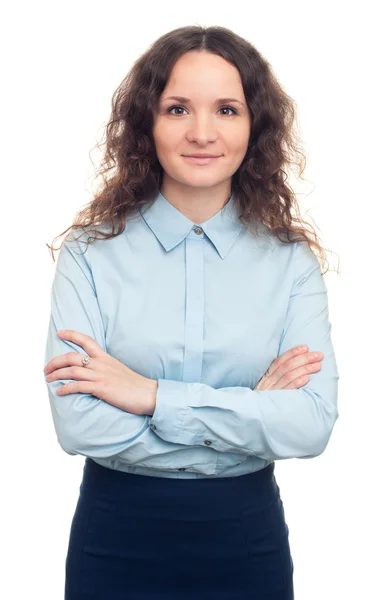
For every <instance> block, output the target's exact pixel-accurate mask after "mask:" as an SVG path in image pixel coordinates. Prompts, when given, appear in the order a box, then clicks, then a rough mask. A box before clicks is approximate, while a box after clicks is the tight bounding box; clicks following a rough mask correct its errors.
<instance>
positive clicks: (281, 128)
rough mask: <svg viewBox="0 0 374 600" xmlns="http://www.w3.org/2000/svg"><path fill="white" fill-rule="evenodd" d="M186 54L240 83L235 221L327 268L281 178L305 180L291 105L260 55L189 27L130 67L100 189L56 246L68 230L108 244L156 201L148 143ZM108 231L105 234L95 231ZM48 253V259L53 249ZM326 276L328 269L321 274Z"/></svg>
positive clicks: (158, 179) (115, 107) (216, 32)
mask: <svg viewBox="0 0 374 600" xmlns="http://www.w3.org/2000/svg"><path fill="white" fill-rule="evenodd" d="M189 51H200V52H211V53H214V54H217V55H219V56H222V57H223V58H224V59H226V60H227V61H229V62H231V63H232V64H233V65H234V66H235V67H236V68H237V69H238V71H239V73H240V76H241V81H242V85H243V90H244V95H245V98H246V102H247V106H248V110H249V113H250V118H251V131H250V136H249V140H248V148H247V152H246V154H245V157H244V159H243V161H242V163H241V165H240V167H239V168H238V169H237V171H236V172H235V173H234V174H233V176H232V178H231V193H232V194H233V195H234V202H235V203H236V206H237V208H238V209H239V213H238V214H239V219H240V221H241V222H242V224H244V225H246V226H248V227H251V228H252V225H253V224H254V223H256V222H259V223H262V224H263V225H264V226H265V227H266V228H268V229H270V230H271V231H272V232H273V233H274V235H276V236H277V238H278V239H279V240H280V241H281V242H284V243H295V242H298V241H305V242H307V243H308V245H309V247H310V249H311V250H312V251H313V252H314V254H315V255H316V256H317V258H318V259H319V261H320V264H321V266H323V267H324V265H325V263H326V262H328V261H326V252H325V249H324V248H323V247H322V246H321V244H320V243H319V237H318V235H317V234H316V232H315V229H314V228H313V227H312V226H311V225H310V224H309V223H307V222H306V221H304V220H303V219H302V217H301V215H300V208H299V206H298V202H297V198H296V195H295V193H294V192H293V190H292V188H291V186H290V185H288V184H287V179H288V175H287V171H289V172H290V171H292V170H294V169H295V167H296V168H297V170H298V176H299V177H300V178H301V179H303V177H302V175H303V173H304V170H305V166H306V158H305V155H304V154H303V152H302V149H301V144H300V140H299V136H298V133H297V129H296V126H297V122H296V121H297V119H296V107H295V103H294V100H293V99H292V98H291V97H290V96H289V95H287V94H286V92H285V91H284V90H283V89H282V87H281V85H280V84H279V82H278V81H277V79H276V77H275V75H274V73H273V72H272V69H271V66H270V64H269V63H268V62H267V61H266V60H265V58H264V57H263V56H262V55H261V54H260V53H259V52H258V50H257V49H256V48H255V47H254V46H253V45H252V44H250V43H249V42H248V41H247V40H245V39H244V38H242V37H240V36H239V35H237V34H235V33H234V32H233V31H231V30H230V29H227V28H225V27H202V26H197V25H193V26H186V27H180V28H178V29H174V30H173V31H170V32H168V33H166V34H164V35H162V36H161V37H160V38H158V39H157V40H156V41H155V42H154V43H153V44H152V45H151V46H150V47H149V49H147V51H146V52H144V53H143V54H142V55H141V56H140V57H139V58H138V59H137V60H136V62H135V63H134V64H133V66H132V68H131V69H130V71H129V72H128V74H127V75H126V76H125V78H124V79H123V80H122V82H121V83H120V85H119V86H118V88H117V89H116V90H115V92H114V94H113V97H112V105H111V107H112V111H111V115H110V118H109V121H108V123H107V124H106V127H105V131H104V135H103V141H102V142H101V143H99V144H97V145H96V146H94V149H96V148H102V147H103V146H104V153H103V158H102V160H101V163H100V167H99V170H98V172H97V175H96V178H99V177H100V178H101V179H102V181H101V184H100V185H99V186H98V189H97V191H96V192H94V194H93V195H94V197H93V200H92V201H90V202H89V203H88V204H87V205H85V207H84V208H83V209H81V210H80V211H79V212H78V213H77V214H76V216H75V219H74V221H73V224H72V225H71V226H70V227H69V228H68V229H66V230H65V231H63V232H62V233H61V234H60V235H58V236H56V238H54V239H57V238H58V237H61V236H62V235H64V234H65V233H66V232H68V231H69V230H76V229H82V230H83V232H85V230H87V228H88V229H89V234H90V235H88V238H87V240H86V242H87V244H89V243H90V242H91V241H93V240H95V239H110V238H112V237H115V236H117V235H119V234H121V233H122V232H123V231H124V229H125V227H126V219H127V217H130V216H131V215H133V214H135V213H136V212H137V209H138V208H140V206H141V205H143V204H145V203H148V202H149V201H150V200H151V201H152V199H154V200H155V199H156V197H157V195H158V193H159V190H160V188H161V185H162V178H163V169H162V167H161V164H160V162H159V160H158V158H157V154H156V149H155V144H154V139H153V133H152V131H153V118H154V114H155V111H156V110H157V107H158V100H159V97H160V95H161V94H162V92H163V90H164V88H165V86H166V84H167V82H168V79H169V76H170V73H171V71H172V68H173V66H174V64H175V62H176V61H177V60H178V58H180V57H181V56H182V55H183V54H185V53H186V52H189ZM107 224H110V230H109V231H107V232H105V231H103V230H101V229H100V226H101V225H107ZM91 233H92V234H93V235H91ZM98 236H99V237H98ZM66 237H68V236H66ZM62 243H63V242H62ZM61 245H62V244H61ZM47 246H48V248H49V249H50V250H51V251H52V257H53V251H54V250H57V248H53V245H52V246H49V244H47ZM60 247H61V246H60ZM53 260H54V258H53ZM327 270H329V267H328V268H327V269H326V270H325V271H324V272H323V274H324V273H325V272H327Z"/></svg>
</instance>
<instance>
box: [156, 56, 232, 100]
mask: <svg viewBox="0 0 374 600" xmlns="http://www.w3.org/2000/svg"><path fill="white" fill-rule="evenodd" d="M191 90H196V91H198V92H199V94H201V92H206V93H207V94H208V93H209V91H210V90H211V91H212V92H214V94H221V95H227V96H228V95H230V94H231V95H232V93H233V92H234V91H235V92H236V93H237V94H238V93H240V92H241V93H243V91H242V90H243V88H242V82H241V78H240V74H239V71H238V70H237V68H236V67H235V66H234V65H232V64H231V63H230V62H228V61H227V60H226V59H224V58H222V56H218V55H217V54H212V53H208V52H196V51H194V52H187V53H186V54H183V56H181V57H180V58H179V59H178V60H177V61H176V63H175V64H174V66H173V69H172V71H171V73H170V77H169V81H168V82H167V85H166V87H165V90H164V91H163V93H162V97H164V96H165V95H167V94H169V93H171V92H172V91H173V92H174V91H175V93H178V94H179V95H184V96H189V93H190V92H191Z"/></svg>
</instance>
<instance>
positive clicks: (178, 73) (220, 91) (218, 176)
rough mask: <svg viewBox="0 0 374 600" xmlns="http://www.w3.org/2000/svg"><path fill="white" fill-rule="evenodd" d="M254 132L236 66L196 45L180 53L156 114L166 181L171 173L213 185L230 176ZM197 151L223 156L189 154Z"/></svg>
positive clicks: (155, 130)
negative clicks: (205, 157)
mask: <svg viewBox="0 0 374 600" xmlns="http://www.w3.org/2000/svg"><path fill="white" fill-rule="evenodd" d="M170 96H179V97H184V99H183V100H182V99H173V98H170ZM228 98H230V100H227V99H228ZM222 99H225V100H224V101H222ZM249 134H250V115H249V111H248V107H247V105H246V101H245V96H244V90H243V87H242V83H241V79H240V74H239V71H238V70H237V69H236V67H234V66H233V65H232V64H231V63H229V62H228V61H226V60H225V59H224V58H222V57H221V56H217V55H216V54H211V53H208V52H196V51H193V52H188V53H186V54H184V55H183V56H182V57H180V58H179V59H178V61H177V62H176V63H175V65H174V68H173V70H172V72H171V75H170V78H169V81H168V83H167V85H166V87H165V89H164V91H163V92H162V94H161V97H160V99H159V106H158V109H157V110H156V112H155V118H154V127H153V135H154V140H155V145H156V152H157V156H158V159H159V161H160V163H161V166H162V167H163V169H164V182H165V178H167V181H168V183H170V181H172V180H174V182H175V183H176V182H178V185H180V184H185V185H187V186H193V187H195V188H208V187H212V186H217V185H220V184H222V183H224V182H225V181H230V179H231V177H232V175H233V174H234V173H235V171H236V170H237V169H238V168H239V166H240V164H241V163H242V161H243V158H244V156H245V153H246V151H247V148H248V142H249ZM197 153H200V154H212V155H214V156H216V157H217V158H213V159H208V160H199V161H193V160H192V159H190V158H186V156H187V155H192V154H197Z"/></svg>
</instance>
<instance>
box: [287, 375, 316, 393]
mask: <svg viewBox="0 0 374 600" xmlns="http://www.w3.org/2000/svg"><path fill="white" fill-rule="evenodd" d="M309 379H310V377H309V376H308V375H302V376H301V377H298V378H297V379H294V381H291V383H290V384H289V385H286V387H285V388H283V389H284V390H295V389H299V388H301V387H303V386H304V385H305V384H307V383H308V381H309Z"/></svg>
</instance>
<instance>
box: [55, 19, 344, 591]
mask: <svg viewBox="0 0 374 600" xmlns="http://www.w3.org/2000/svg"><path fill="white" fill-rule="evenodd" d="M293 116H294V108H293V102H292V100H291V99H290V98H289V97H288V96H287V95H286V94H285V92H284V91H283V90H282V89H281V87H280V85H279V83H278V82H277V81H276V79H275V77H274V75H273V74H272V71H271V68H270V66H269V65H268V63H267V62H266V61H265V60H264V58H263V57H262V56H261V55H260V54H259V52H258V51H257V50H256V49H255V48H254V47H253V46H252V45H251V44H249V43H248V42H247V41H245V40H244V39H242V38H241V37H239V36H237V35H236V34H234V33H233V32H231V31H230V30H228V29H226V28H222V27H208V28H203V27H197V26H193V27H183V28H180V29H177V30H174V31H172V32H170V33H167V34H166V35H164V36H162V37H161V38H160V39H159V40H157V41H156V42H155V43H154V44H153V45H152V46H151V48H150V49H149V50H148V51H147V52H146V53H145V54H143V55H142V56H141V57H140V58H139V60H138V61H137V62H136V63H135V65H134V66H133V68H132V69H131V71H130V73H129V74H128V76H127V77H126V78H125V79H124V81H123V82H122V83H121V85H120V86H119V87H118V89H117V91H116V93H115V97H114V99H113V112H112V115H111V119H110V122H109V124H108V126H107V140H106V154H105V161H104V166H103V169H102V174H103V175H104V178H103V181H104V183H103V185H102V187H101V189H100V190H99V191H98V192H97V194H96V196H95V198H94V200H93V201H92V202H91V203H90V204H89V205H88V207H86V208H85V209H84V210H83V211H81V213H79V215H78V217H77V219H76V221H75V222H74V223H73V225H72V232H71V234H70V235H69V236H68V237H67V239H66V240H65V243H64V244H63V247H62V249H61V252H60V254H59V257H58V261H57V265H56V272H55V277H54V281H53V285H52V294H51V319H50V324H49V330H48V338H47V345H46V356H45V360H46V362H47V365H46V367H45V378H46V385H47V387H48V394H49V399H50V404H51V410H52V415H53V420H54V426H55V429H56V433H57V437H58V441H59V443H60V445H61V447H62V448H63V450H64V451H65V452H67V453H68V454H80V455H82V456H85V457H86V461H85V466H84V472H83V479H82V484H81V487H80V495H79V499H78V502H77V507H76V511H75V514H74V518H73V521H72V527H71V532H70V541H69V548H68V553H67V559H66V584H65V600H75V599H79V600H84V599H85V598H87V599H88V598H90V599H94V598H95V599H100V600H103V599H110V600H117V599H120V598H121V599H122V598H129V599H130V598H131V599H135V598H139V599H140V598H142V600H145V599H147V600H148V599H152V600H156V599H162V600H164V599H166V598H173V599H179V598H181V599H188V600H199V599H203V598H204V600H207V599H210V598H212V599H213V598H214V600H223V599H227V600H235V599H237V600H244V599H249V598H253V599H256V600H261V599H263V600H265V598H266V599H267V600H270V598H271V599H274V600H290V599H291V598H293V594H294V592H293V561H292V558H291V553H290V546H289V538H288V533H289V530H288V526H287V523H286V520H285V513H284V508H283V503H282V500H281V498H280V493H279V487H278V485H277V483H276V479H275V475H274V461H276V460H282V459H286V458H311V457H313V456H318V455H319V454H321V453H322V452H323V451H324V449H325V447H326V445H327V443H328V440H329V438H330V435H331V432H332V429H333V427H334V423H335V421H336V419H337V417H338V410H337V384H338V378H339V375H338V372H337V366H336V361H335V356H334V350H333V346H332V342H331V338H330V330H331V325H330V322H329V315H328V300H327V292H326V286H325V283H324V280H323V277H322V273H321V269H320V264H319V262H318V260H317V257H316V255H315V254H314V252H313V251H312V247H314V248H315V249H316V250H317V251H318V252H319V253H320V254H321V253H322V256H323V249H322V248H321V246H320V245H319V244H318V241H317V236H316V234H315V233H314V232H313V233H312V234H309V233H308V232H307V230H306V229H305V228H304V227H303V224H302V220H301V219H300V217H299V218H297V217H294V216H291V210H292V208H295V209H296V210H297V205H296V200H295V196H294V194H293V192H292V190H291V189H290V188H289V187H288V185H287V183H286V181H285V178H284V174H285V171H284V168H285V166H287V165H288V166H289V165H291V164H292V162H296V163H297V162H298V161H297V156H299V157H303V155H302V153H301V152H300V151H299V149H298V147H297V144H296V142H295V136H294V134H293V133H292V123H293ZM206 154H209V155H211V156H212V155H213V157H211V158H204V157H202V155H206ZM197 155H198V156H199V157H198V158H193V157H194V156H195V157H196V156H197ZM298 164H299V166H300V162H299V163H298ZM108 175H111V177H109V176H108ZM73 231H75V232H77V233H76V234H73ZM64 233H65V232H64ZM90 233H91V234H93V235H90ZM52 250H53V249H52ZM62 328H63V329H64V330H65V331H60V330H61V329H62Z"/></svg>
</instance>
